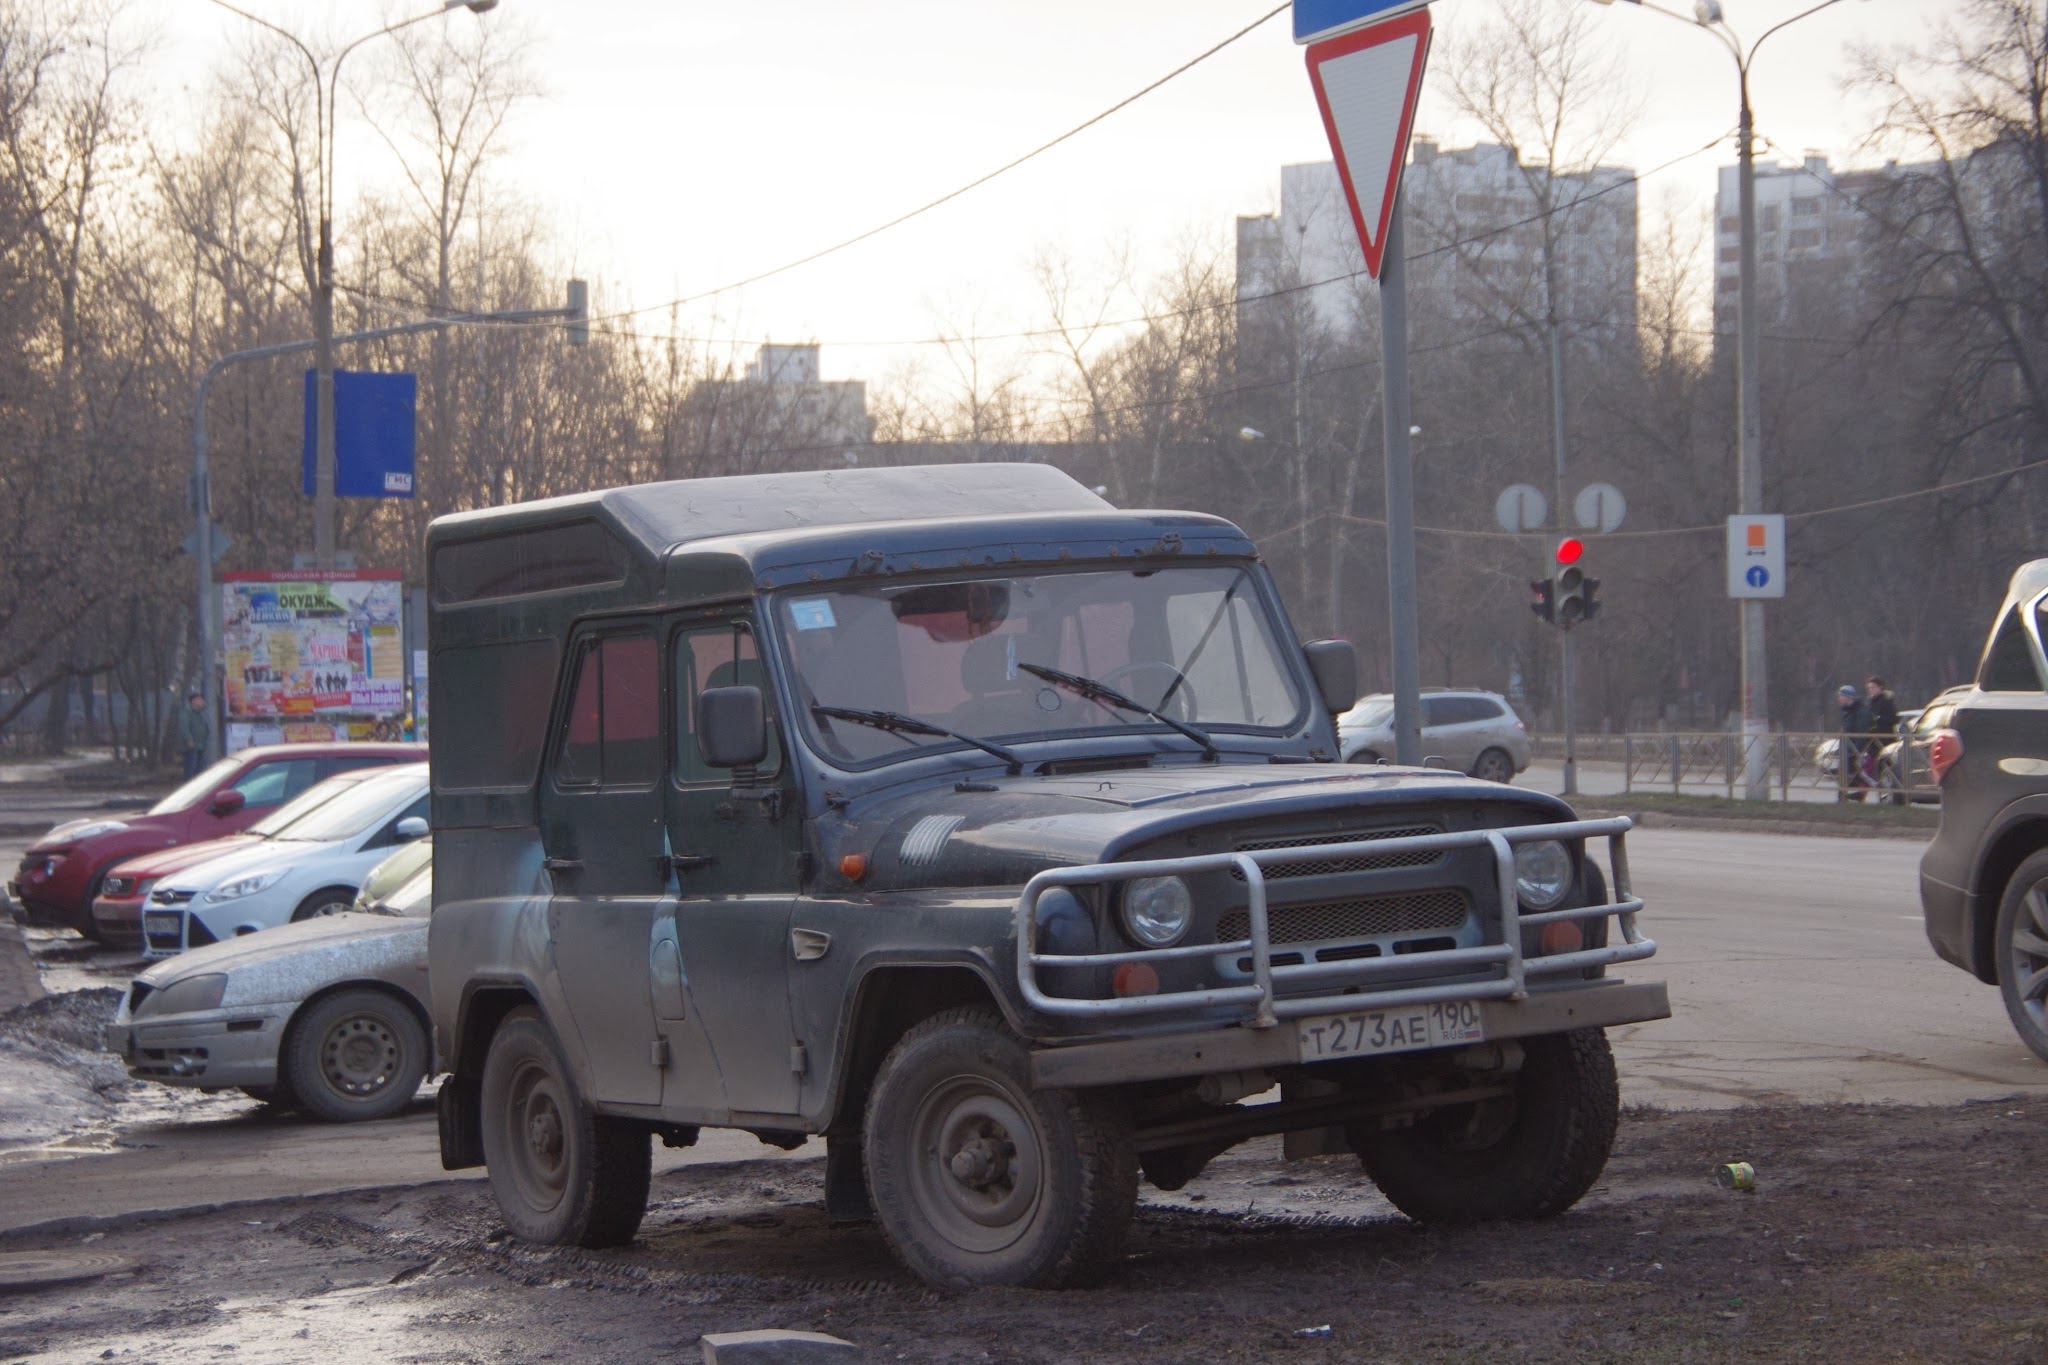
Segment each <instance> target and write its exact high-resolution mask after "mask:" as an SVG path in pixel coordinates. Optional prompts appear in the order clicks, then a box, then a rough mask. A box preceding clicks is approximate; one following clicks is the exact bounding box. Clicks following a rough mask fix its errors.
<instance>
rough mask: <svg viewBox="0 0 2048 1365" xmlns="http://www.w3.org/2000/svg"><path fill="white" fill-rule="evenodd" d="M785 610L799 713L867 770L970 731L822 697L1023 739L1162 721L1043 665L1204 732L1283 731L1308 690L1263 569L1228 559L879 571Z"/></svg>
mask: <svg viewBox="0 0 2048 1365" xmlns="http://www.w3.org/2000/svg"><path fill="white" fill-rule="evenodd" d="M774 622H775V627H776V630H777V632H778V633H779V635H780V637H781V640H782V645H783V652H784V655H785V657H786V658H787V659H788V660H790V662H791V664H792V666H793V668H794V672H795V679H794V681H795V684H796V685H795V692H796V696H797V704H798V709H799V711H800V712H802V713H803V714H801V715H799V716H798V717H797V719H798V721H799V723H800V724H801V725H802V727H803V728H804V730H805V732H806V733H807V735H808V736H809V738H810V740H811V742H812V744H813V745H814V746H815V747H816V748H818V749H819V751H820V752H822V753H824V754H825V755H826V756H828V757H829V758H830V759H831V760H832V761H833V762H835V763H839V764H843V765H847V766H853V767H859V766H864V765H866V764H870V763H879V762H885V761H887V760H889V759H893V758H898V757H902V756H905V755H908V754H912V753H915V752H918V751H920V750H925V749H931V748H956V747H959V744H960V741H958V740H956V739H953V738H950V737H948V736H944V735H931V734H920V733H915V732H913V731H909V730H906V729H905V728H902V727H896V726H890V727H888V728H883V727H879V726H876V725H873V724H857V723H852V722H850V721H848V720H847V719H845V718H840V719H833V718H831V717H829V716H820V715H818V714H817V713H815V712H813V711H811V710H810V708H811V707H813V706H822V707H834V708H839V709H842V710H855V711H867V712H874V713H887V714H889V715H891V716H898V717H909V718H911V719H913V720H916V721H919V722H922V723H924V724H926V725H932V726H941V727H944V728H945V729H948V730H955V731H958V732H959V733H961V734H964V735H973V736H975V737H976V738H978V739H993V740H1000V741H1003V742H1005V743H1013V742H1015V741H1017V740H1022V739H1044V738H1053V737H1058V736H1062V735H1068V734H1074V733H1079V732H1095V733H1101V732H1114V731H1117V730H1124V729H1135V730H1143V731H1147V732H1149V733H1152V734H1156V735H1158V736H1160V737H1161V738H1162V739H1165V740H1168V741H1172V742H1174V743H1176V744H1179V743H1184V742H1185V741H1184V740H1175V738H1174V735H1173V732H1172V731H1171V730H1170V729H1169V728H1168V727H1167V726H1166V725H1165V724H1163V723H1161V722H1160V721H1159V720H1157V719H1154V718H1153V717H1150V716H1147V715H1145V714H1143V713H1142V712H1139V711H1134V710H1131V709H1129V708H1126V707H1119V706H1117V705H1114V704H1113V703H1111V702H1109V701H1105V700H1101V699H1093V700H1091V699H1089V698H1087V697H1084V696H1082V695H1080V694H1079V693H1078V692H1077V691H1076V690H1075V689H1074V688H1073V687H1070V686H1062V685H1059V684H1058V683H1057V682H1056V681H1054V680H1052V679H1049V678H1046V677H1044V676H1042V675H1039V674H1034V673H1033V672H1032V669H1031V667H1029V666H1031V665H1035V666H1037V667H1040V668H1046V669H1054V670H1060V671H1062V672H1065V673H1067V674H1071V675H1074V676H1076V677H1079V678H1084V679H1088V680H1091V681H1093V682H1095V683H1099V684H1102V685H1103V686H1105V687H1107V688H1109V689H1112V690H1114V691H1115V692H1118V693H1121V694H1123V695H1124V696H1125V697H1127V698H1129V699H1130V700H1131V701H1133V702H1136V703H1138V704H1139V705H1140V706H1145V707H1150V708H1153V709H1155V710H1158V711H1161V712H1164V713H1165V714H1167V715H1169V716H1171V717H1172V718H1173V719H1174V720H1177V721H1180V722H1183V723H1185V724H1189V725H1194V726H1198V727H1200V728H1201V729H1203V730H1217V729H1222V730H1229V729H1231V728H1239V729H1255V730H1266V731H1272V730H1278V729H1283V728H1287V727H1291V726H1293V725H1295V724H1296V723H1298V722H1299V720H1300V719H1301V714H1302V707H1303V702H1302V697H1301V693H1300V691H1299V690H1298V689H1297V688H1296V686H1295V682H1294V678H1293V675H1292V673H1291V672H1290V671H1289V668H1288V664H1287V662H1286V656H1285V655H1284V654H1283V653H1282V652H1281V649H1280V646H1279V645H1278V643H1277V638H1278V637H1277V635H1276V632H1275V630H1274V628H1273V623H1272V621H1271V619H1270V617H1269V616H1268V614H1267V611H1266V606H1265V602H1264V599H1262V598H1261V597H1260V595H1259V593H1258V590H1257V588H1256V586H1255V585H1254V583H1253V580H1252V577H1251V575H1250V573H1249V572H1248V571H1246V570H1245V569H1243V568H1238V567H1234V566H1228V565H1217V566H1214V567H1208V566H1204V567H1199V568H1194V567H1191V568H1174V569H1137V570H1132V569H1117V570H1100V571H1083V572H1070V573H1045V574H1036V575H1017V576H1011V577H1004V578H972V579H960V580H957V581H953V582H945V583H931V582H923V583H874V584H863V585H861V586H859V587H851V586H839V587H832V588H827V589H823V590H810V591H793V592H788V593H784V594H781V595H780V596H779V598H778V599H777V601H776V604H775V610H774Z"/></svg>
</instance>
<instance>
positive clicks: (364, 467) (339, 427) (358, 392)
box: [300, 370, 419, 498]
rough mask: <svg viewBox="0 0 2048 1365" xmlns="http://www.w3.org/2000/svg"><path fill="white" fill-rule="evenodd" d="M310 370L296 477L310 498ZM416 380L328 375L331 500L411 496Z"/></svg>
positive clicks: (361, 373)
mask: <svg viewBox="0 0 2048 1365" xmlns="http://www.w3.org/2000/svg"><path fill="white" fill-rule="evenodd" d="M313 383H314V377H313V371H311V370H308V371H306V395H305V397H306V424H305V445H304V446H303V447H302V452H301V456H300V474H301V481H302V486H303V487H304V489H305V492H306V496H307V497H311V496H313V464H314V460H313V444H314V442H313V426H314V422H313V413H314V403H315V399H314V388H313ZM418 387H419V385H418V380H417V379H415V378H414V376H412V375H409V374H376V373H372V372H369V371H364V370H336V371H335V372H334V496H336V497H337V498H409V497H411V496H412V495H413V406H414V400H415V398H416V397H417V395H418Z"/></svg>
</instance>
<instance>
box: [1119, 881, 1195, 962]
mask: <svg viewBox="0 0 2048 1365" xmlns="http://www.w3.org/2000/svg"><path fill="white" fill-rule="evenodd" d="M1122 918H1123V922H1124V932H1125V933H1127V934H1129V935H1130V936H1131V938H1132V939H1134V940H1135V941H1137V942H1138V943H1141V944H1143V945H1144V946H1145V947H1147V948H1171V947H1172V946H1173V945H1174V944H1176V943H1178V942H1180V941H1181V939H1182V938H1184V937H1186V936H1187V932H1188V925H1189V924H1191V923H1193V922H1194V918H1195V898H1194V896H1193V895H1191V894H1190V893H1189V891H1188V884H1187V883H1186V882H1184V881H1182V880H1181V879H1180V878H1178V877H1140V878H1139V879H1138V880H1136V881H1134V882H1132V883H1131V884H1130V885H1129V886H1126V887H1125V888H1124V903H1123V911H1122Z"/></svg>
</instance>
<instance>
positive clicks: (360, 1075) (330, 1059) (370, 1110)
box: [278, 990, 427, 1123]
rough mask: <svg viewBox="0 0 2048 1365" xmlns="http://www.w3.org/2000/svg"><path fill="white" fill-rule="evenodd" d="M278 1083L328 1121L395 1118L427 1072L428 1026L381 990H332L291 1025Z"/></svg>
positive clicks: (302, 1103)
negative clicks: (332, 993)
mask: <svg viewBox="0 0 2048 1365" xmlns="http://www.w3.org/2000/svg"><path fill="white" fill-rule="evenodd" d="M279 1061H280V1063H281V1065H280V1067H279V1069H278V1074H279V1085H278V1090H279V1091H281V1092H282V1093H285V1094H289V1095H291V1096H293V1097H295V1098H296V1099H297V1100H298V1102H299V1107H300V1108H302V1109H304V1110H305V1111H306V1112H307V1113H309V1114H312V1115H313V1116H314V1117H316V1118H323V1119H326V1120H327V1121H328V1122H329V1123H354V1122H357V1121H359V1120H363V1119H383V1118H390V1117H391V1116H392V1115H393V1114H396V1113H397V1112H399V1111H400V1110H401V1109H403V1108H405V1106H406V1105H408V1104H410V1103H411V1102H412V1097H413V1096H414V1095H416V1094H418V1093H419V1088H420V1081H421V1080H422V1079H423V1078H424V1077H425V1076H426V1074H427V1031H426V1029H425V1028H423V1027H422V1026H421V1025H420V1021H419V1019H418V1018H417V1017H416V1016H415V1015H414V1014H413V1012H412V1010H411V1009H410V1008H408V1007H407V1006H406V1004H405V1003H404V1002H403V1001H401V1000H399V999H398V998H397V997H396V996H392V995H386V994H385V993H384V992H383V991H374V990H353V991H342V992H341V993H340V994H338V995H330V996H328V997H327V998H326V999H325V1000H322V1001H320V1002H319V1003H317V1004H315V1005H313V1006H312V1007H311V1008H309V1009H308V1010H307V1011H306V1012H305V1013H304V1014H302V1015H301V1016H299V1018H298V1019H297V1020H296V1021H295V1022H294V1023H293V1024H292V1031H291V1036H290V1037H289V1038H288V1039H287V1040H286V1041H285V1045H284V1049H283V1055H282V1056H281V1057H280V1058H279Z"/></svg>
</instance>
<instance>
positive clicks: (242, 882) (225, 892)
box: [206, 872, 284, 901]
mask: <svg viewBox="0 0 2048 1365" xmlns="http://www.w3.org/2000/svg"><path fill="white" fill-rule="evenodd" d="M283 875H284V873H283V872H257V873H254V874H252V875H250V876H247V877H237V878H235V879H234V880H233V881H231V882H224V883H222V884H221V885H219V886H216V887H215V888H213V890H211V891H209V892H207V893H206V899H208V900H209V901H238V900H240V899H242V897H244V896H253V895H255V894H256V893H257V892H258V891H261V890H263V889H264V888H265V887H267V886H273V885H275V884H276V882H277V879H278V878H279V877H282V876H283Z"/></svg>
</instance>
